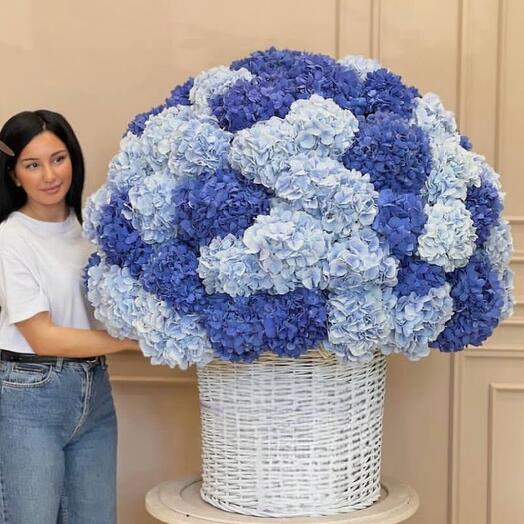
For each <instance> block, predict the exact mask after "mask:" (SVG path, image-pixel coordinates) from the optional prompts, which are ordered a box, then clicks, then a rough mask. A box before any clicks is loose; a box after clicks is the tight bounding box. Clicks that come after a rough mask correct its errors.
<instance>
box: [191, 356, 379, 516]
mask: <svg viewBox="0 0 524 524" xmlns="http://www.w3.org/2000/svg"><path fill="white" fill-rule="evenodd" d="M385 369H386V361H385V357H384V356H383V355H382V354H380V353H378V352H377V353H376V354H375V356H374V359H373V360H372V361H371V362H370V363H364V364H357V363H348V362H341V361H339V360H337V359H336V358H335V357H334V356H333V355H332V354H327V353H326V352H324V351H322V350H320V351H319V350H311V351H309V352H307V353H306V354H305V355H303V356H302V357H300V358H298V359H292V358H289V359H286V358H281V357H277V356H274V355H270V354H268V353H265V354H264V355H263V356H262V357H261V358H260V359H259V360H258V361H257V362H254V363H252V364H240V363H238V364H236V363H230V362H223V361H219V360H214V361H213V362H211V363H210V364H208V365H206V366H204V367H202V368H199V370H198V387H199V394H200V406H201V418H202V459H203V471H202V481H203V482H202V489H201V495H202V498H203V499H204V500H206V501H207V502H209V503H210V504H212V505H213V506H216V507H218V508H220V509H223V510H225V511H231V512H235V513H241V514H245V515H255V516H261V517H295V516H318V515H332V514H335V513H342V512H347V511H352V510H357V509H362V508H365V507H367V506H370V505H371V504H373V502H375V501H376V500H378V498H379V496H380V463H381V448H382V422H383V412H384V390H385Z"/></svg>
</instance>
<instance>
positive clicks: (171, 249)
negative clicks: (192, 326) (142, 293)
mask: <svg viewBox="0 0 524 524" xmlns="http://www.w3.org/2000/svg"><path fill="white" fill-rule="evenodd" d="M197 266H198V260H197V257H196V256H195V254H194V253H193V251H192V250H190V249H189V248H188V247H187V246H186V245H185V244H183V243H182V242H180V241H178V240H171V241H169V242H165V243H163V244H162V245H160V246H156V247H155V249H154V251H153V253H152V256H151V257H150V259H149V261H148V263H147V264H145V265H144V267H143V271H142V273H141V275H140V282H141V284H142V286H143V287H144V289H145V290H146V291H148V292H149V293H153V294H154V295H155V296H157V297H159V298H160V299H161V300H164V301H165V302H166V303H167V305H168V306H170V307H172V308H173V309H174V310H176V311H177V312H178V313H180V314H188V313H194V312H195V311H197V310H198V304H199V303H200V302H201V301H202V300H203V298H204V288H203V286H202V284H201V282H200V279H199V278H198V274H197Z"/></svg>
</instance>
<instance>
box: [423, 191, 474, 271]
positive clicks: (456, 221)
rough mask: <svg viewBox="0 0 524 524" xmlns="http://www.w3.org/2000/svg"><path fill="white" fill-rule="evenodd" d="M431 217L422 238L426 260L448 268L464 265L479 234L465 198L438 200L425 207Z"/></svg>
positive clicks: (445, 268)
mask: <svg viewBox="0 0 524 524" xmlns="http://www.w3.org/2000/svg"><path fill="white" fill-rule="evenodd" d="M424 211H425V213H426V215H427V217H428V220H427V222H426V225H425V226H424V229H423V231H422V234H421V235H420V236H419V238H418V255H419V256H420V258H421V259H422V260H425V261H426V262H429V263H430V264H435V265H437V266H442V267H443V268H444V270H445V271H448V272H449V271H453V270H455V269H457V268H459V267H464V266H465V265H466V264H467V263H468V260H469V258H470V257H471V255H472V254H473V252H474V251H475V241H476V239H477V235H476V233H475V228H474V226H473V220H472V218H471V214H470V212H469V211H468V210H467V209H466V206H465V205H464V203H463V202H462V201H461V200H447V201H445V202H440V201H439V202H437V203H436V204H435V205H434V206H428V205H426V207H425V209H424Z"/></svg>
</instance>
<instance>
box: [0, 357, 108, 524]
mask: <svg viewBox="0 0 524 524" xmlns="http://www.w3.org/2000/svg"><path fill="white" fill-rule="evenodd" d="M116 446H117V425H116V416H115V408H114V405H113V397H112V392H111V384H110V382H109V378H108V372H107V367H106V364H105V361H103V359H97V360H96V361H95V362H93V363H90V362H63V360H62V359H58V360H57V362H56V363H55V364H40V363H37V364H36V363H18V362H4V361H0V523H1V524H57V523H60V524H67V523H70V524H115V523H116Z"/></svg>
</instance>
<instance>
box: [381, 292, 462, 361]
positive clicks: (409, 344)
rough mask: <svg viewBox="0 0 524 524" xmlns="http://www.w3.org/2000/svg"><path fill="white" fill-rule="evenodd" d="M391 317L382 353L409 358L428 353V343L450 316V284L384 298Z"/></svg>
mask: <svg viewBox="0 0 524 524" xmlns="http://www.w3.org/2000/svg"><path fill="white" fill-rule="evenodd" d="M386 305H387V309H388V310H389V313H390V315H391V319H392V330H391V332H390V336H389V338H388V340H387V342H386V343H385V344H384V345H383V346H382V348H381V349H382V352H383V353H384V354H386V355H389V354H391V353H404V354H405V355H406V356H407V357H408V359H409V360H419V359H420V358H422V357H426V356H427V355H429V352H430V348H429V343H430V342H432V341H433V340H435V339H436V338H437V337H438V335H439V334H440V332H441V331H442V330H443V329H444V327H445V324H446V322H447V321H448V320H449V319H450V318H451V317H452V315H453V299H452V298H451V295H450V285H449V284H448V283H445V284H444V285H443V286H440V287H438V288H431V289H430V290H429V292H428V294H427V295H424V296H419V295H417V294H416V293H413V292H412V293H410V294H409V295H403V296H397V295H395V294H394V293H392V294H390V295H389V297H388V299H387V301H386Z"/></svg>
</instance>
